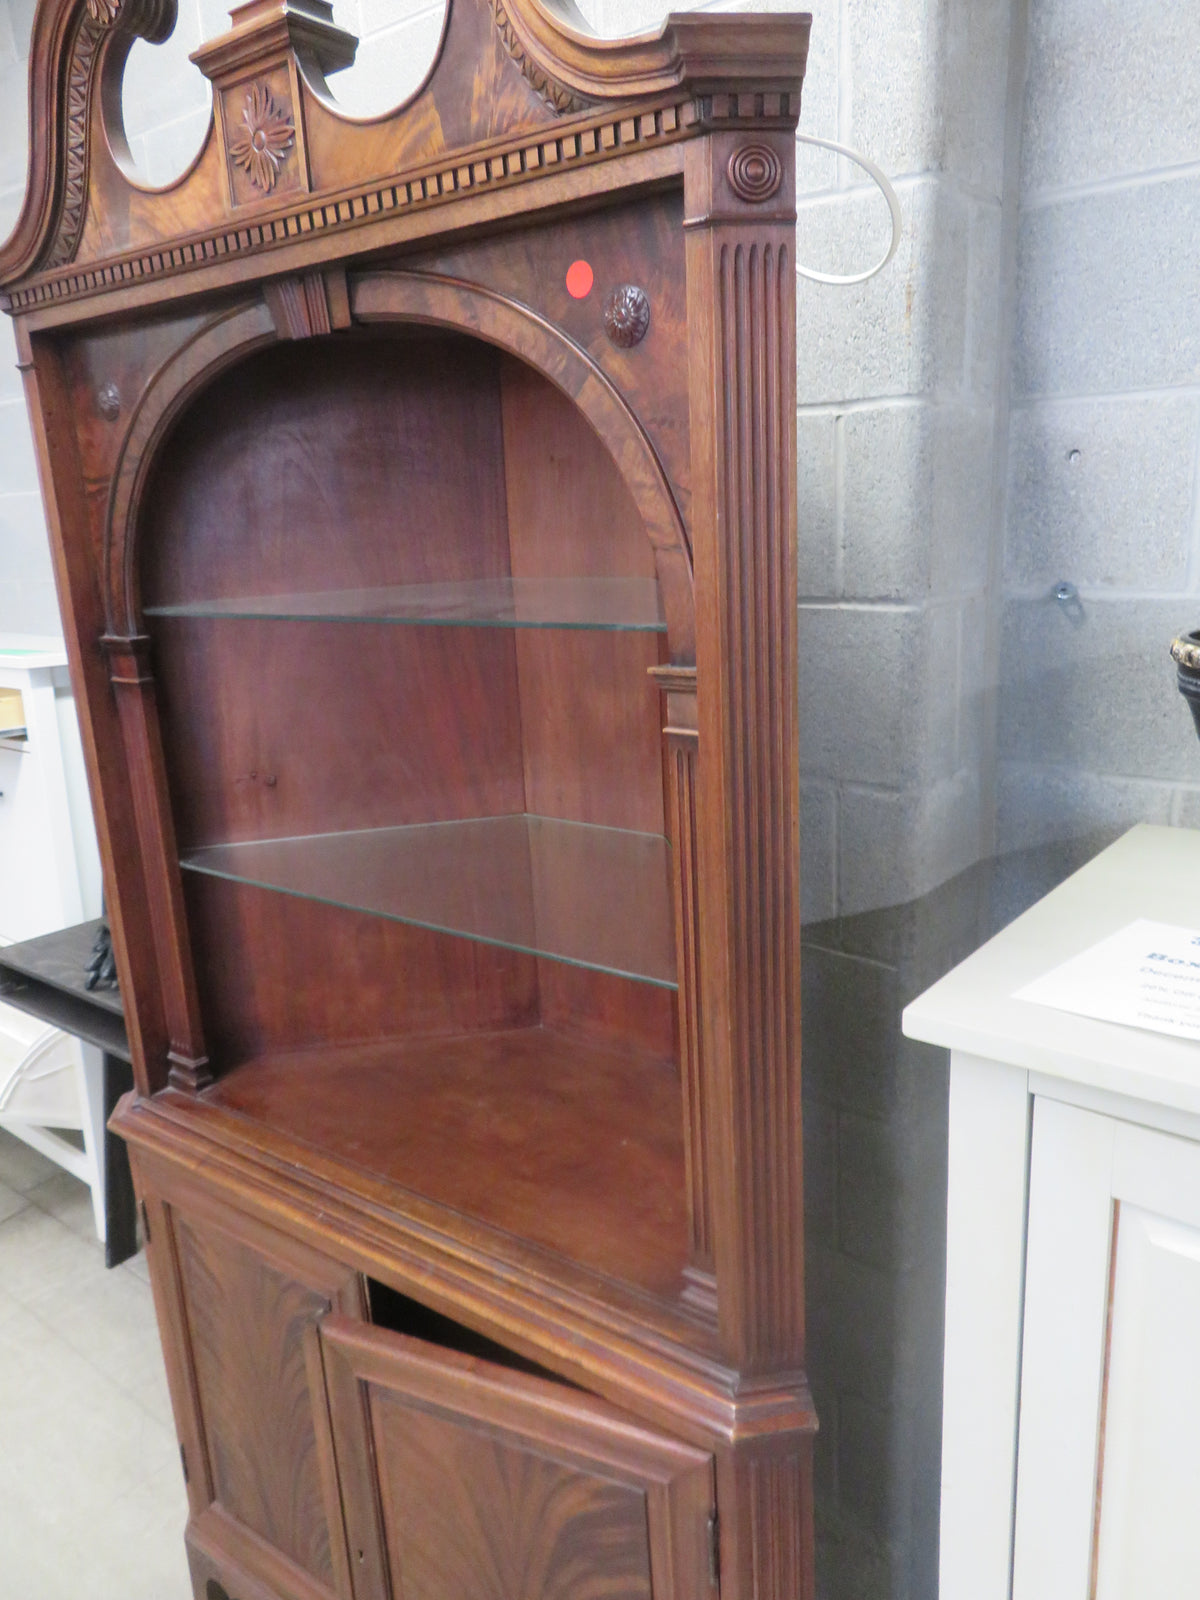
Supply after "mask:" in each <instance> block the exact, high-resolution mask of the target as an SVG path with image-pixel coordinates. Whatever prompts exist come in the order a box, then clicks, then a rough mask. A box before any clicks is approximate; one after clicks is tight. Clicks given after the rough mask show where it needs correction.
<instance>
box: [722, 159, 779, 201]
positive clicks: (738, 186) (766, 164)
mask: <svg viewBox="0 0 1200 1600" xmlns="http://www.w3.org/2000/svg"><path fill="white" fill-rule="evenodd" d="M726 171H727V173H728V175H729V187H730V188H731V189H732V190H733V192H734V194H736V195H737V197H738V199H739V200H745V201H746V202H747V203H748V204H749V205H761V204H762V202H763V201H764V200H769V199H770V198H771V196H772V195H773V194H774V193H775V192H776V191H777V190H778V188H779V185H780V184H781V183H782V182H783V164H782V163H781V161H780V159H779V157H778V156H777V155H776V154H775V152H774V150H772V149H771V147H770V145H769V144H744V145H741V146H740V147H739V148H738V149H737V150H735V151H734V152H733V154H732V155H731V156H730V158H729V165H728V167H727V168H726Z"/></svg>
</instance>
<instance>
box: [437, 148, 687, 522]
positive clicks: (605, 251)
mask: <svg viewBox="0 0 1200 1600" xmlns="http://www.w3.org/2000/svg"><path fill="white" fill-rule="evenodd" d="M682 222H683V194H682V192H681V188H680V186H679V183H678V180H676V184H675V186H674V187H673V188H672V190H671V191H669V192H667V193H665V194H664V193H659V194H645V195H641V196H639V197H638V198H637V200H636V201H633V202H631V203H628V204H616V205H608V206H605V207H603V208H600V209H596V210H593V211H592V212H590V213H589V214H585V215H579V214H575V215H571V216H567V217H561V218H560V217H553V216H551V217H547V218H545V219H544V220H542V221H541V222H540V223H539V225H538V226H537V227H534V228H528V229H523V230H522V231H521V232H520V233H507V234H504V235H501V236H498V237H494V238H486V237H485V238H482V239H475V240H472V241H471V242H470V243H462V242H460V241H452V242H446V241H440V242H439V243H438V244H437V245H436V246H434V247H433V248H428V247H426V248H425V249H423V250H421V251H419V252H416V253H414V254H413V255H412V256H411V257H410V258H409V264H411V265H412V266H413V267H414V268H416V269H417V270H419V271H423V272H439V273H445V274H446V275H447V276H448V277H451V278H462V279H466V280H467V281H469V282H472V283H480V284H485V285H486V286H487V287H488V288H490V289H493V290H496V291H497V292H498V293H500V294H503V295H507V296H510V297H511V298H512V299H514V300H517V301H519V302H520V303H521V304H523V305H527V306H529V307H531V308H532V309H533V310H534V311H535V312H536V313H537V314H538V315H539V316H540V317H544V318H545V319H546V321H547V322H549V323H550V324H551V325H552V326H554V327H556V328H561V329H562V330H563V332H565V333H566V334H567V335H568V336H569V337H570V338H571V339H572V340H573V341H574V342H575V343H576V344H578V345H579V346H580V347H581V348H582V349H584V350H586V351H587V353H588V355H589V356H590V357H591V358H592V360H593V361H595V362H596V364H597V365H598V366H599V367H600V368H601V369H602V370H603V371H604V372H605V373H606V374H607V375H608V376H609V377H610V378H611V379H612V381H613V382H614V383H615V384H616V385H617V387H618V389H619V390H620V392H621V393H622V394H623V395H624V396H625V398H626V400H627V401H628V403H629V405H630V406H631V407H632V409H633V410H634V412H635V414H636V416H637V419H638V422H639V424H640V425H641V426H642V427H643V428H644V429H645V431H646V433H647V435H648V437H649V438H650V440H651V442H652V444H653V446H654V450H655V453H656V454H657V456H658V457H659V459H660V460H661V461H662V464H663V466H664V467H665V469H666V472H667V476H668V478H669V480H670V483H671V487H672V489H673V490H674V493H675V496H676V499H677V500H678V502H679V505H680V507H681V509H682V510H683V512H684V515H685V518H686V515H687V511H688V508H689V505H690V488H689V486H690V483H691V462H690V459H689V455H688V395H687V352H686V346H687V332H686V327H687V316H686V304H685V279H684V270H683V237H684V236H683V228H682V226H681V224H682ZM577 260H584V261H586V262H587V263H588V265H589V266H590V267H591V268H592V272H593V284H592V288H591V290H590V291H589V293H588V294H586V295H584V296H582V297H581V298H579V299H576V298H575V297H574V296H572V295H571V294H570V293H569V292H568V290H567V286H566V277H567V269H568V268H569V267H570V265H571V263H572V262H573V261H577ZM624 283H631V284H636V285H637V286H638V287H639V288H641V289H643V290H644V291H645V293H646V296H647V298H648V300H649V304H650V325H649V327H648V328H647V330H646V333H645V335H644V337H643V338H642V339H641V340H640V341H639V342H638V343H637V344H635V345H632V346H624V347H623V346H621V345H618V344H614V343H613V341H612V340H611V339H610V338H609V336H608V332H607V329H606V327H605V321H604V312H605V307H606V305H607V303H608V299H609V296H610V295H611V294H612V292H613V290H614V289H616V288H617V287H618V286H619V285H620V284H624ZM569 492H571V491H569ZM573 498H574V499H578V495H577V494H573Z"/></svg>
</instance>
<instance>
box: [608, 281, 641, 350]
mask: <svg viewBox="0 0 1200 1600" xmlns="http://www.w3.org/2000/svg"><path fill="white" fill-rule="evenodd" d="M649 326H650V302H649V300H648V299H647V298H646V291H645V290H644V289H639V288H638V286H637V284H636V283H621V284H618V285H617V287H616V288H615V289H614V290H613V292H612V293H611V294H610V295H609V297H608V299H607V301H606V302H605V305H604V331H605V333H607V334H608V337H609V338H610V339H611V340H612V342H613V344H616V345H620V347H621V348H622V349H623V350H628V349H630V348H632V346H633V345H635V344H640V343H641V342H642V340H643V339H644V338H645V337H646V329H647V328H648V327H649Z"/></svg>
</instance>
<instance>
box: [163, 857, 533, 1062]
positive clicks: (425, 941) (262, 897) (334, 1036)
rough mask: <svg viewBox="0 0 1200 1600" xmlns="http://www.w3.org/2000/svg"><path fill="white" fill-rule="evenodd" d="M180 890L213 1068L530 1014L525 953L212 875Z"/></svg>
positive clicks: (460, 1029) (506, 1024) (516, 1023)
mask: <svg viewBox="0 0 1200 1600" xmlns="http://www.w3.org/2000/svg"><path fill="white" fill-rule="evenodd" d="M185 888H186V891H187V904H188V912H189V923H190V927H191V932H192V942H193V950H194V954H195V961H196V978H197V984H198V986H199V990H200V999H201V1004H202V1006H203V1010H204V1024H205V1031H206V1036H207V1041H208V1047H209V1052H210V1054H211V1056H212V1058H213V1061H214V1064H215V1066H216V1068H217V1070H218V1071H220V1070H222V1069H224V1068H226V1067H228V1066H231V1065H234V1064H236V1063H237V1062H238V1061H241V1060H244V1059H245V1058H246V1057H247V1056H251V1055H259V1054H266V1053H271V1052H274V1051H277V1050H296V1049H303V1048H304V1047H305V1046H308V1045H313V1044H326V1043H327V1044H340V1043H348V1042H352V1041H358V1040H368V1039H395V1038H403V1037H405V1036H408V1035H413V1034H445V1033H469V1032H474V1031H476V1030H488V1029H493V1028H517V1027H525V1026H528V1025H529V1024H530V1023H532V1022H534V1021H536V1019H537V1008H538V1000H537V962H536V960H535V958H534V957H533V956H527V955H521V954H519V953H517V952H516V951H512V950H501V949H498V948H497V947H496V946H494V945H485V944H475V943H472V942H471V941H470V940H467V939H455V938H453V937H451V936H450V935H448V934H442V933H431V932H429V931H428V930H426V929H424V928H414V927H409V926H408V925H407V924H404V923H400V922H392V921H389V920H388V919H387V918H384V917H376V916H371V915H369V914H368V913H366V912H362V911H347V910H344V909H342V908H341V907H339V906H330V905H324V904H322V903H320V902H318V901H315V900H302V899H297V898H295V897H294V896H292V895H283V894H276V893H273V892H272V891H271V890H269V889H260V888H256V887H254V886H253V885H250V884H240V883H231V882H228V881H226V880H224V879H220V878H208V877H200V876H198V875H195V874H192V873H188V874H187V875H186V877H185Z"/></svg>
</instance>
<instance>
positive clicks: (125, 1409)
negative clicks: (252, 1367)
mask: <svg viewBox="0 0 1200 1600" xmlns="http://www.w3.org/2000/svg"><path fill="white" fill-rule="evenodd" d="M31 1210H32V1208H31ZM26 1217H27V1213H25V1212H22V1213H20V1214H19V1215H18V1216H16V1217H14V1218H10V1219H9V1220H8V1221H7V1222H5V1223H2V1224H0V1439H2V1440H3V1448H0V1508H3V1509H2V1513H0V1593H2V1594H3V1596H4V1597H5V1600H8V1596H10V1595H11V1596H13V1597H14V1600H17V1597H20V1600H81V1597H86V1600H110V1597H111V1600H186V1597H187V1596H188V1594H189V1592H190V1591H189V1586H188V1579H187V1569H186V1560H185V1556H184V1549H183V1537H182V1533H183V1526H184V1522H185V1520H186V1515H187V1507H186V1496H185V1492H184V1487H183V1479H182V1473H181V1471H180V1466H179V1452H178V1446H177V1443H176V1440H175V1435H174V1430H173V1428H172V1427H171V1426H170V1424H169V1422H166V1421H163V1420H161V1419H160V1418H159V1417H158V1416H157V1415H155V1411H156V1410H157V1409H158V1407H157V1405H150V1404H147V1403H146V1401H145V1396H144V1395H143V1397H142V1401H141V1403H139V1401H138V1400H137V1399H136V1398H135V1397H134V1395H133V1394H132V1393H131V1392H130V1391H131V1390H133V1389H136V1388H137V1387H138V1385H139V1382H140V1383H141V1385H142V1386H143V1387H147V1388H149V1387H152V1385H151V1384H148V1383H147V1377H148V1371H147V1369H148V1368H149V1361H148V1353H152V1354H153V1356H154V1358H155V1361H156V1362H157V1367H158V1368H161V1356H160V1355H159V1353H158V1348H157V1341H154V1342H153V1343H151V1341H152V1339H153V1332H154V1328H153V1308H152V1305H151V1303H150V1296H149V1290H148V1288H147V1287H146V1286H145V1285H144V1284H143V1283H142V1282H141V1280H140V1279H138V1278H137V1277H135V1276H133V1275H132V1274H119V1273H117V1272H113V1273H106V1271H105V1268H104V1265H103V1256H102V1255H101V1254H100V1252H99V1251H98V1250H97V1249H96V1248H94V1247H89V1246H87V1245H86V1244H84V1243H83V1241H81V1240H79V1239H77V1238H76V1237H75V1236H74V1235H72V1234H71V1233H70V1232H69V1230H68V1229H67V1228H66V1227H65V1226H64V1225H63V1224H62V1223H61V1222H59V1221H58V1220H57V1219H55V1218H53V1217H50V1216H48V1215H46V1214H45V1213H39V1212H36V1210H34V1211H33V1225H30V1224H29V1222H27V1221H26V1220H25V1219H26ZM56 1235H57V1236H60V1239H59V1243H60V1244H61V1241H62V1240H65V1241H66V1248H61V1249H57V1250H56V1249H55V1238H56ZM22 1248H23V1249H24V1250H25V1251H26V1252H32V1253H34V1255H35V1256H36V1255H39V1254H40V1255H41V1256H42V1257H43V1258H47V1257H48V1258H49V1260H50V1264H51V1267H52V1273H51V1276H52V1277H53V1278H54V1280H55V1281H56V1283H57V1292H55V1291H54V1290H48V1289H47V1287H46V1285H45V1284H44V1283H43V1284H42V1285H41V1287H40V1289H39V1287H38V1285H37V1283H36V1260H34V1261H29V1262H26V1263H24V1267H25V1270H23V1271H22V1272H21V1273H20V1274H18V1278H19V1283H20V1287H21V1292H22V1295H23V1297H24V1299H23V1300H18V1299H16V1298H14V1297H13V1296H12V1295H11V1294H9V1293H8V1292H7V1287H8V1282H9V1278H10V1276H12V1275H13V1273H14V1269H15V1268H16V1267H18V1266H20V1265H21V1262H20V1255H21V1250H22ZM72 1262H73V1263H74V1265H75V1267H76V1268H77V1269H78V1277H71V1276H68V1277H67V1278H66V1279H63V1278H62V1276H61V1273H62V1269H63V1267H64V1264H65V1263H72ZM114 1283H115V1285H116V1287H115V1288H112V1287H110V1284H114ZM89 1296H90V1297H91V1300H92V1302H93V1303H94V1306H95V1308H96V1309H95V1311H94V1313H93V1312H89ZM56 1302H57V1303H58V1307H59V1309H56V1310H54V1311H53V1312H51V1309H50V1308H51V1306H52V1305H54V1304H55V1303H56ZM122 1320H123V1321H124V1324H125V1335H126V1340H127V1343H126V1350H125V1357H124V1362H123V1363H122V1357H121V1351H120V1349H119V1347H118V1338H119V1323H120V1322H121V1321H122ZM89 1336H91V1337H89ZM89 1344H90V1345H91V1346H92V1347H93V1348H92V1352H91V1353H93V1354H97V1355H99V1357H100V1359H101V1360H102V1361H103V1363H104V1364H105V1365H109V1366H111V1368H112V1373H113V1374H114V1375H115V1374H119V1375H120V1376H121V1377H122V1378H123V1379H124V1384H125V1385H127V1386H128V1387H126V1386H123V1384H122V1383H119V1382H117V1381H115V1376H114V1375H110V1374H109V1373H107V1372H105V1371H102V1370H100V1367H99V1366H97V1365H95V1364H94V1363H93V1362H92V1361H91V1360H89V1358H88V1351H89ZM156 1370H157V1368H149V1371H151V1372H153V1371H156Z"/></svg>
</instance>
